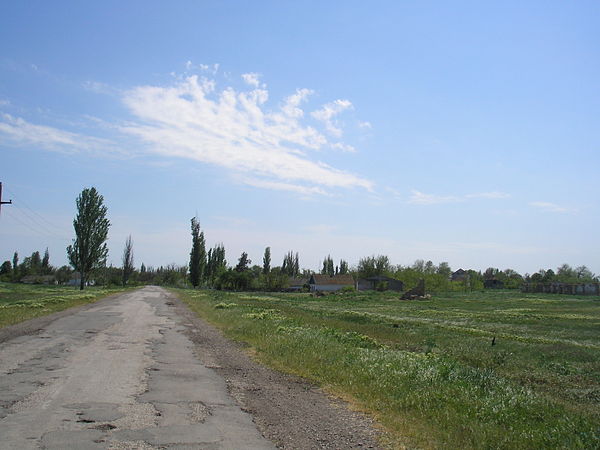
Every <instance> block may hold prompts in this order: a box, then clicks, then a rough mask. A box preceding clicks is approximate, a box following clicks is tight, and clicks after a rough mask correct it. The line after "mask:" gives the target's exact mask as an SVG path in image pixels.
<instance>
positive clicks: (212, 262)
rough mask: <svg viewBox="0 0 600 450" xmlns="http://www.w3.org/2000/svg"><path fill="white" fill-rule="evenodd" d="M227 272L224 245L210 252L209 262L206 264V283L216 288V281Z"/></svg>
mask: <svg viewBox="0 0 600 450" xmlns="http://www.w3.org/2000/svg"><path fill="white" fill-rule="evenodd" d="M226 271H227V261H226V260H225V246H224V245H223V244H218V245H215V246H214V248H211V249H209V250H208V260H207V262H206V277H205V278H206V281H207V282H208V284H209V285H210V286H214V284H215V281H216V279H217V278H218V277H219V276H220V275H221V274H222V273H223V272H226Z"/></svg>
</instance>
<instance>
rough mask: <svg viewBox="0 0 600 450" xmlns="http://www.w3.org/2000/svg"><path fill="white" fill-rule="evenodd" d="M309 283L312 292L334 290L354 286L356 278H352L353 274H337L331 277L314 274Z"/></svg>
mask: <svg viewBox="0 0 600 450" xmlns="http://www.w3.org/2000/svg"><path fill="white" fill-rule="evenodd" d="M308 285H309V286H310V290H311V291H312V292H316V291H327V292H334V291H339V290H340V289H342V288H344V287H346V286H351V287H354V278H352V275H336V276H334V277H330V276H329V275H319V274H313V275H311V276H310V279H309V280H308Z"/></svg>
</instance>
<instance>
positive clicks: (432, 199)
mask: <svg viewBox="0 0 600 450" xmlns="http://www.w3.org/2000/svg"><path fill="white" fill-rule="evenodd" d="M387 190H388V191H389V192H391V193H392V194H394V196H396V197H400V196H401V195H400V192H399V191H397V190H396V189H393V188H388V189H387ZM411 192H412V193H411V196H410V197H409V199H408V203H411V204H414V205H438V204H443V203H458V202H464V201H466V200H470V199H477V198H483V199H489V200H497V199H504V198H509V197H510V195H509V194H506V193H504V192H498V191H492V192H477V193H473V194H466V195H462V196H457V195H437V194H426V193H424V192H421V191H417V190H415V189H413V190H412V191H411Z"/></svg>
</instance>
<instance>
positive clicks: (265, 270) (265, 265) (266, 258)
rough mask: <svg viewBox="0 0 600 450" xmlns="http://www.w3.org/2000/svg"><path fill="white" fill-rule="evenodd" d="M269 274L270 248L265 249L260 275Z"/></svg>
mask: <svg viewBox="0 0 600 450" xmlns="http://www.w3.org/2000/svg"><path fill="white" fill-rule="evenodd" d="M269 272H271V247H267V248H265V256H263V268H262V273H263V274H264V275H269Z"/></svg>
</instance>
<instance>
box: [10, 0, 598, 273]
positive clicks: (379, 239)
mask: <svg viewBox="0 0 600 450" xmlns="http://www.w3.org/2000/svg"><path fill="white" fill-rule="evenodd" d="M598 80H600V3H598V2H596V1H578V2H564V1H526V2H523V1H505V2H478V1H453V2H434V1H418V2H417V1H402V2H399V1H376V2H364V1H344V2H341V1H332V2H322V1H301V2H298V1H255V2H247V1H173V2H163V1H148V0H144V1H127V2H122V1H111V0H105V1H102V2H80V1H72V2H71V1H53V2H48V1H27V2H2V3H0V158H1V159H0V161H1V165H0V181H1V182H2V183H3V188H4V190H3V200H5V201H7V200H9V199H12V201H13V204H12V205H4V206H3V207H2V210H1V213H0V261H4V260H8V259H11V258H12V255H13V253H14V252H15V251H18V252H19V255H20V256H21V260H22V258H23V257H24V256H27V255H30V254H31V253H32V252H33V251H36V250H39V251H41V252H43V251H44V249H45V248H46V247H47V248H48V249H49V252H50V262H51V264H53V265H57V266H59V265H62V264H65V263H66V262H67V257H66V251H65V248H66V247H67V245H69V244H70V243H71V241H72V239H73V238H74V232H73V227H72V220H73V217H74V216H75V213H76V210H75V199H76V197H77V196H78V195H79V193H80V192H81V191H82V190H83V189H84V188H87V187H92V186H94V187H96V189H97V190H98V191H99V192H100V193H101V194H102V195H103V197H104V202H105V204H106V206H107V207H108V218H109V219H110V221H111V228H110V233H109V241H108V244H109V250H110V253H109V263H112V264H114V265H115V266H120V265H121V257H122V252H123V247H124V243H125V240H126V238H127V236H128V235H131V236H132V239H133V242H134V255H135V264H136V265H137V266H139V265H140V264H141V263H142V262H143V263H144V264H145V265H146V266H155V267H156V266H160V265H166V264H170V263H175V264H181V265H185V264H187V262H188V260H189V252H190V248H191V234H190V219H191V218H192V217H193V216H197V217H198V218H199V220H200V224H201V228H202V230H203V231H204V233H205V237H206V241H207V245H208V246H212V245H215V244H217V243H223V244H224V246H225V248H226V256H227V260H228V262H229V263H230V264H235V262H236V261H237V259H238V258H239V255H240V253H241V252H242V251H246V252H247V253H248V254H249V257H250V258H251V259H252V260H253V262H254V263H256V264H262V256H263V252H264V249H265V247H267V246H270V247H271V251H272V258H273V261H272V265H273V266H275V265H279V264H281V260H282V259H283V255H284V254H285V253H287V252H288V251H290V250H292V251H294V252H298V253H299V255H300V265H301V267H304V268H307V269H313V270H318V269H319V268H320V265H321V261H322V260H323V258H324V257H326V256H327V255H329V254H330V255H331V256H332V257H333V258H334V260H336V261H338V260H339V259H345V260H347V261H348V262H349V263H350V265H351V266H352V265H356V264H357V263H358V261H359V259H360V258H361V257H364V256H369V255H377V254H383V255H387V256H388V257H389V258H390V260H391V262H392V263H393V264H401V265H410V264H412V263H413V262H414V261H415V260H416V259H424V260H432V261H433V262H434V263H436V264H438V263H440V262H442V261H445V262H448V263H449V264H450V266H451V267H452V268H453V269H458V268H464V269H467V268H473V269H476V270H484V269H485V268H487V267H497V268H500V269H505V268H512V269H515V270H517V271H519V272H520V273H533V272H536V271H538V270H539V269H541V268H556V267H558V266H559V265H561V264H563V263H569V264H571V265H573V266H578V265H586V266H588V267H589V268H590V269H591V270H592V271H593V272H595V273H599V272H600V241H599V239H598V228H599V225H600V208H599V200H600V199H599V195H598V193H599V192H600V189H599V188H600V182H599V179H600V176H599V175H598V173H599V172H598V171H599V167H600V164H599V163H600V83H599V82H598Z"/></svg>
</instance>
